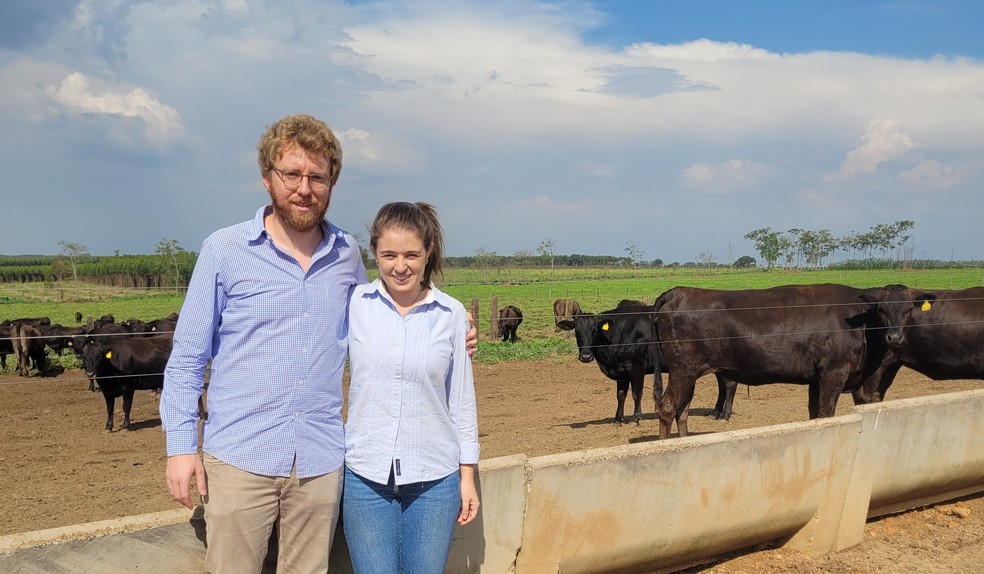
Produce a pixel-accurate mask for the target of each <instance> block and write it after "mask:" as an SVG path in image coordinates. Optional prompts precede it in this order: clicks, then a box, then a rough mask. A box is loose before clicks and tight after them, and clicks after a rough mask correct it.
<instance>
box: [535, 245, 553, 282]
mask: <svg viewBox="0 0 984 574" xmlns="http://www.w3.org/2000/svg"><path fill="white" fill-rule="evenodd" d="M536 252H537V253H539V254H540V256H541V257H544V258H545V259H548V260H549V261H550V278H551V279H553V278H554V256H555V255H556V254H557V245H556V244H555V243H554V240H553V239H551V238H549V237H548V238H546V239H544V240H543V241H541V242H540V246H539V247H537V248H536Z"/></svg>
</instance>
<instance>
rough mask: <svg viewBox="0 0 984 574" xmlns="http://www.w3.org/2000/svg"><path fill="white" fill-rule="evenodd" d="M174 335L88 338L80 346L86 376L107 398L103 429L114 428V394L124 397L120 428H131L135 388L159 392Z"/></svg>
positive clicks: (110, 429)
mask: <svg viewBox="0 0 984 574" xmlns="http://www.w3.org/2000/svg"><path fill="white" fill-rule="evenodd" d="M172 341H173V337H172V336H170V335H159V336H156V337H103V338H88V339H87V340H86V341H85V343H84V345H83V346H82V357H83V363H84V366H85V372H86V376H87V377H90V378H95V379H96V380H97V381H98V383H99V390H100V391H102V394H103V397H104V398H105V399H106V430H107V431H109V432H111V431H112V430H113V411H114V406H115V402H116V397H123V427H122V428H123V430H127V431H128V430H130V429H131V428H132V427H131V424H130V408H131V407H132V405H133V395H134V392H135V391H138V390H156V391H160V389H161V388H163V386H164V367H165V366H167V360H168V358H169V357H170V355H171V345H172Z"/></svg>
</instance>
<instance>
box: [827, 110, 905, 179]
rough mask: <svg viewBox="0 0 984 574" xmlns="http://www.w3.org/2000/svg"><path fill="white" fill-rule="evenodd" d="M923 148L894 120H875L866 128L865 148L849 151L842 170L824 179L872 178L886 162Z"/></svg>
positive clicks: (863, 144) (864, 136)
mask: <svg viewBox="0 0 984 574" xmlns="http://www.w3.org/2000/svg"><path fill="white" fill-rule="evenodd" d="M919 147H920V146H919V145H917V144H915V143H913V141H912V138H910V137H909V136H908V135H906V134H904V133H902V130H901V129H899V126H898V125H897V124H896V123H895V122H894V121H892V120H891V119H887V118H883V119H877V120H873V121H871V122H868V125H866V126H865V128H864V135H862V136H861V145H860V146H858V147H856V148H855V149H853V150H851V151H849V152H847V157H845V158H844V161H843V162H841V166H840V169H838V170H837V171H836V172H834V173H832V174H828V175H827V176H825V178H824V179H825V180H826V181H841V180H844V179H848V178H850V177H853V176H855V175H859V174H868V175H871V174H873V173H875V170H877V169H878V166H880V165H882V164H883V163H886V162H890V161H894V160H897V159H899V158H901V157H903V156H905V155H906V154H907V153H909V152H911V151H913V150H915V149H918V148H919Z"/></svg>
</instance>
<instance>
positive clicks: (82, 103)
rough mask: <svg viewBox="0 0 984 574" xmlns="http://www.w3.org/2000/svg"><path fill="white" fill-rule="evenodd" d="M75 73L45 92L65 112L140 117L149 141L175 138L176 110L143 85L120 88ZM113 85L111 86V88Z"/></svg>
mask: <svg viewBox="0 0 984 574" xmlns="http://www.w3.org/2000/svg"><path fill="white" fill-rule="evenodd" d="M93 83H96V84H100V83H99V82H92V81H91V80H90V79H89V78H87V77H86V76H85V75H83V74H81V73H79V72H73V73H71V74H69V75H68V76H67V77H66V78H65V79H64V80H63V81H62V82H61V84H59V85H58V86H53V87H49V88H48V89H47V90H46V91H47V94H48V95H49V96H50V97H51V99H52V100H53V101H55V102H57V103H59V104H61V105H62V106H64V108H65V109H66V111H68V112H69V113H83V114H84V113H89V114H99V115H109V116H120V117H124V118H134V119H139V120H141V121H142V122H143V123H144V125H145V128H144V135H145V136H146V137H147V139H148V140H149V141H151V142H155V143H159V144H168V143H171V142H173V141H175V140H176V139H178V138H179V137H180V136H181V135H182V133H183V131H184V127H183V126H182V125H181V114H179V113H178V111H177V110H175V109H174V108H172V107H171V106H168V105H167V104H164V103H162V102H160V101H158V100H156V99H155V98H154V97H153V96H151V95H150V93H148V92H147V91H146V90H144V89H143V88H138V87H132V88H120V87H116V86H112V87H111V86H106V85H97V86H93V85H92V84H93ZM114 88H115V89H114Z"/></svg>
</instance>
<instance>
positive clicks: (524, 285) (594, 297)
mask: <svg viewBox="0 0 984 574" xmlns="http://www.w3.org/2000/svg"><path fill="white" fill-rule="evenodd" d="M811 283H841V284H844V285H850V286H852V287H881V286H884V285H888V284H893V283H901V284H904V285H908V286H909V287H918V288H923V289H963V288H966V287H974V286H980V285H984V270H981V269H980V268H976V269H934V270H911V271H906V270H871V271H827V270H811V271H794V272H786V271H781V270H771V271H762V270H759V269H751V270H728V269H713V270H701V269H680V268H674V269H667V268H663V269H648V268H638V269H612V268H558V269H555V270H551V269H543V268H508V269H501V268H500V269H489V270H481V269H450V270H448V271H446V272H445V276H444V286H443V287H442V289H443V290H444V291H446V292H447V293H449V294H450V295H452V296H453V297H455V298H457V299H458V300H459V301H461V302H462V304H464V305H465V307H466V308H467V309H469V310H471V309H473V308H477V310H478V312H477V317H478V327H479V339H480V343H479V353H478V355H477V358H476V360H480V361H482V362H498V361H502V360H511V359H532V358H542V357H549V356H552V355H555V354H565V355H568V356H569V354H570V353H571V352H573V348H574V343H573V341H572V338H571V336H570V335H569V334H568V333H564V332H561V333H557V332H556V331H555V330H554V325H553V302H554V300H556V299H561V298H571V299H576V300H577V301H578V302H579V303H580V305H581V307H582V308H583V309H584V310H585V311H591V312H599V311H604V310H606V309H610V308H612V307H614V306H615V304H617V303H618V301H620V300H622V299H640V300H643V301H646V302H652V301H653V300H655V299H656V297H657V296H658V295H659V294H660V293H662V292H664V291H666V290H667V289H669V288H671V287H674V286H690V287H705V288H714V289H760V288H766V287H774V286H777V285H790V284H811ZM493 300H495V301H496V302H497V307H498V308H502V307H504V306H505V305H515V306H517V307H519V308H520V309H522V311H523V324H522V326H521V327H520V330H519V335H520V338H521V341H520V342H519V343H517V344H501V343H497V342H495V341H494V338H493V337H491V336H490V330H491V323H490V320H489V319H490V312H491V308H492V303H493ZM182 301H183V296H182V295H180V294H175V293H174V292H173V291H170V290H169V291H148V290H125V289H106V288H101V287H97V286H92V285H79V286H77V287H76V286H64V285H62V286H55V285H52V284H41V283H26V284H20V283H19V284H3V285H0V302H2V303H0V319H15V318H19V317H41V316H44V317H50V318H51V321H52V322H53V323H59V324H62V325H66V326H70V325H75V324H76V322H75V314H76V312H80V313H82V315H83V316H92V317H94V318H96V317H100V316H102V315H106V314H110V315H113V316H114V317H115V318H116V320H117V321H122V320H125V319H128V318H137V319H143V320H151V319H157V318H160V317H163V316H165V315H167V314H169V313H172V312H176V311H180V309H181V303H182ZM473 302H474V305H475V306H474V307H473Z"/></svg>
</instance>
